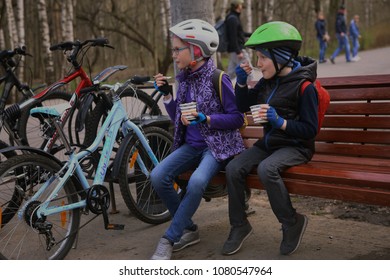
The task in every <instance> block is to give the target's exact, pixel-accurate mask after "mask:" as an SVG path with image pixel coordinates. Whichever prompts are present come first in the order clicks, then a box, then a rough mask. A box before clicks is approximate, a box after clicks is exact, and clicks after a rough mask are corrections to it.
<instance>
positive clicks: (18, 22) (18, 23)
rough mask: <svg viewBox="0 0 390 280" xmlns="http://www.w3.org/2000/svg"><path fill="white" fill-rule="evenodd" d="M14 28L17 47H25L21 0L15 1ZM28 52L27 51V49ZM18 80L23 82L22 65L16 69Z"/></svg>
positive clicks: (22, 57) (23, 58) (22, 4)
mask: <svg viewBox="0 0 390 280" xmlns="http://www.w3.org/2000/svg"><path fill="white" fill-rule="evenodd" d="M16 26H17V30H18V35H19V40H18V41H19V44H18V45H19V46H25V45H26V33H25V24H24V1H23V0H17V5H16ZM27 51H28V49H27ZM20 60H21V62H22V61H24V60H25V57H24V56H21V58H20ZM17 75H18V78H19V80H20V81H22V82H23V81H24V65H23V63H22V64H21V65H20V66H19V67H18V73H17ZM18 96H19V95H16V101H19V99H18Z"/></svg>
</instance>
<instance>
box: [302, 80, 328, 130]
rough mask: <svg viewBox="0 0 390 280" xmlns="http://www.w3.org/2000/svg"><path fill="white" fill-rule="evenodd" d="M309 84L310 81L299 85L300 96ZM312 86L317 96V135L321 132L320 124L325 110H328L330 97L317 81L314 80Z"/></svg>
mask: <svg viewBox="0 0 390 280" xmlns="http://www.w3.org/2000/svg"><path fill="white" fill-rule="evenodd" d="M310 84H311V82H310V81H305V82H303V84H302V85H301V95H302V94H303V92H304V91H305V89H306V87H307V86H308V85H310ZM313 85H314V88H315V89H316V91H317V96H318V130H317V134H318V133H319V132H320V130H321V126H322V122H323V120H324V117H325V113H326V110H327V109H328V106H329V103H330V95H329V92H328V91H327V90H326V89H325V88H324V87H323V86H322V85H321V83H320V81H319V80H315V81H314V82H313Z"/></svg>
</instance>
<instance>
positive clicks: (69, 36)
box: [61, 0, 74, 41]
mask: <svg viewBox="0 0 390 280" xmlns="http://www.w3.org/2000/svg"><path fill="white" fill-rule="evenodd" d="M73 22H74V21H73V1H72V0H63V1H62V2H61V23H62V39H63V40H64V41H73V40H74V35H73Z"/></svg>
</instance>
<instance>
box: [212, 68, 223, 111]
mask: <svg viewBox="0 0 390 280" xmlns="http://www.w3.org/2000/svg"><path fill="white" fill-rule="evenodd" d="M223 73H225V72H224V71H222V70H220V69H215V70H214V73H213V77H212V81H213V86H214V89H215V91H216V92H217V93H218V94H219V100H221V104H222V75H223Z"/></svg>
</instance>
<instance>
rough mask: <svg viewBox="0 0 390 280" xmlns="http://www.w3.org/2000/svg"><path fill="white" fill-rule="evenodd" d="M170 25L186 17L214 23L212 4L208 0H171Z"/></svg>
mask: <svg viewBox="0 0 390 280" xmlns="http://www.w3.org/2000/svg"><path fill="white" fill-rule="evenodd" d="M171 13H172V25H175V24H176V23H179V22H181V21H183V20H186V19H191V18H198V19H203V20H205V21H207V22H209V23H211V24H213V23H214V19H213V18H214V15H213V5H212V2H211V1H209V0H197V1H191V4H190V3H189V2H188V1H186V0H171Z"/></svg>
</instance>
